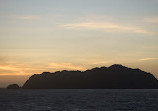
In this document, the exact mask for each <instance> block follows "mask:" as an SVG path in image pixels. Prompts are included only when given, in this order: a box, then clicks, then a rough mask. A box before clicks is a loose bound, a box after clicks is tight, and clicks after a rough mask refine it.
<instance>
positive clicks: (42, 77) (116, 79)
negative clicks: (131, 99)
mask: <svg viewBox="0 0 158 111" xmlns="http://www.w3.org/2000/svg"><path fill="white" fill-rule="evenodd" d="M22 88H23V89H156V88H158V80H157V79H156V78H155V77H154V76H153V75H152V74H151V73H147V72H144V71H142V70H140V69H132V68H128V67H126V66H123V65H120V64H114V65H112V66H110V67H100V68H98V67H96V68H92V69H88V70H86V71H78V70H76V71H67V70H62V71H56V72H54V73H50V72H43V73H41V74H34V75H32V76H31V77H30V78H29V79H28V80H27V81H26V82H25V83H24V85H23V86H22Z"/></svg>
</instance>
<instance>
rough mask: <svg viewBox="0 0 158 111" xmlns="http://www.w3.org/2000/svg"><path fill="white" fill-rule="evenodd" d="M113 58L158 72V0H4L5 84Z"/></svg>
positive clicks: (1, 73)
mask: <svg viewBox="0 0 158 111" xmlns="http://www.w3.org/2000/svg"><path fill="white" fill-rule="evenodd" d="M112 64H122V65H125V66H128V67H132V68H140V69H142V70H144V71H146V72H150V73H152V74H153V75H154V76H155V77H157V78H158V0H25V1H24V0H14V1H13V0H0V87H2V86H4V85H6V84H8V83H9V82H8V81H10V80H12V81H13V80H14V81H13V82H18V83H21V84H22V83H23V82H24V81H25V80H26V77H28V76H30V75H32V74H39V73H42V72H45V71H49V72H54V71H58V70H82V71H83V70H86V69H90V68H94V67H100V66H106V67H108V66H110V65H112ZM13 77H14V79H13ZM16 78H17V79H16ZM19 81H20V82H19ZM21 81H22V82H21Z"/></svg>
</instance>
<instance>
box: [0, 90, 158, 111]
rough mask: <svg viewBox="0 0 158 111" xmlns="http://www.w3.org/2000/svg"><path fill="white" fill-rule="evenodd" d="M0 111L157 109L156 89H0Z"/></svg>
mask: <svg viewBox="0 0 158 111" xmlns="http://www.w3.org/2000/svg"><path fill="white" fill-rule="evenodd" d="M0 110H1V111H28V110H29V111H36V110H38V111H39V110H40V111H43V110H44V111H52V110H54V111H158V90H109V89H48V90H7V89H0Z"/></svg>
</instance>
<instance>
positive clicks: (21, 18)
mask: <svg viewBox="0 0 158 111" xmlns="http://www.w3.org/2000/svg"><path fill="white" fill-rule="evenodd" d="M12 17H13V18H14V19H20V20H37V19H38V18H39V16H37V15H13V16H12Z"/></svg>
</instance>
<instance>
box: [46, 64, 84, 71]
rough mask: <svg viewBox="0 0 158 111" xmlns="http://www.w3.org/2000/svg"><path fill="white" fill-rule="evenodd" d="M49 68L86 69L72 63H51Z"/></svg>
mask: <svg viewBox="0 0 158 111" xmlns="http://www.w3.org/2000/svg"><path fill="white" fill-rule="evenodd" d="M49 68H53V69H60V70H61V69H63V70H65V69H68V70H85V68H84V67H83V66H76V65H73V64H72V63H50V64H49Z"/></svg>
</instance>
